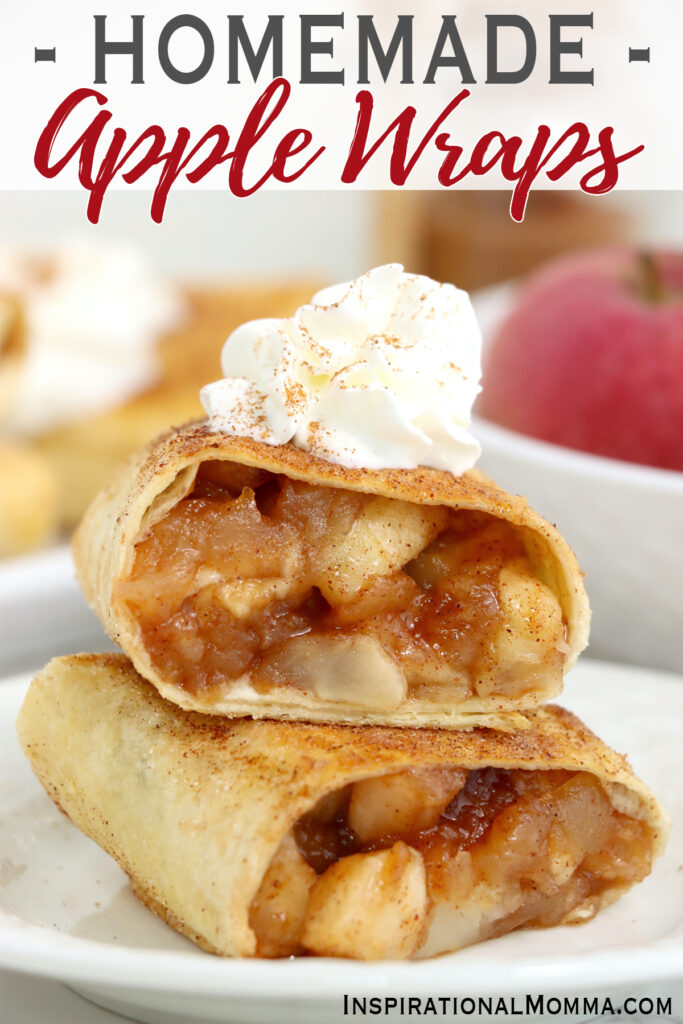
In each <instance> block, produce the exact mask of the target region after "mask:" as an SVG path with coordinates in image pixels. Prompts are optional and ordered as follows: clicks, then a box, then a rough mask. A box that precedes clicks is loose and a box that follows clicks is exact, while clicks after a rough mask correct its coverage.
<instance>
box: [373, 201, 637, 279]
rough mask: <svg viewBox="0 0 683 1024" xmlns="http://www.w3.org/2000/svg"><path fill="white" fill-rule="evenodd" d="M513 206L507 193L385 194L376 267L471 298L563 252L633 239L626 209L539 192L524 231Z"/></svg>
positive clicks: (380, 209) (380, 211) (379, 205)
mask: <svg viewBox="0 0 683 1024" xmlns="http://www.w3.org/2000/svg"><path fill="white" fill-rule="evenodd" d="M509 206H510V195H509V193H508V192H504V191H496V192H492V191H477V192H459V191H441V192H398V191H395V192H381V193H379V194H378V198H377V213H376V219H377V242H376V248H377V256H378V262H380V261H381V262H386V261H390V260H393V261H400V262H401V263H404V264H405V265H406V266H407V267H409V269H410V270H411V271H414V272H415V273H420V274H427V275H428V276H429V277H434V278H436V279H437V280H438V281H457V283H458V287H460V288H465V289H466V290H467V291H474V290H476V289H478V288H485V287H487V286H488V285H491V284H496V283H498V282H500V281H505V280H508V279H509V278H511V277H518V276H520V275H521V274H526V273H527V272H528V271H529V270H531V269H533V268H534V267H536V266H538V265H539V264H541V263H543V262H544V261H546V260H548V259H551V258H552V257H554V256H556V255H558V254H559V253H563V252H567V251H569V250H575V249H581V248H586V247H589V246H594V245H599V244H609V243H616V242H625V241H627V240H628V239H630V238H631V237H632V235H633V224H632V220H631V218H630V217H629V216H628V215H627V213H626V212H625V211H624V209H623V208H622V207H620V206H615V205H614V204H610V205H609V206H606V205H605V204H601V203H596V202H594V201H591V200H590V198H588V197H586V196H582V195H577V194H576V193H574V192H565V191H557V192H542V191H538V192H534V193H533V195H532V197H531V199H530V201H529V204H528V206H527V209H526V212H525V216H524V220H523V222H522V223H521V224H518V223H516V222H515V221H513V220H512V218H511V217H510V215H509V212H508V211H509Z"/></svg>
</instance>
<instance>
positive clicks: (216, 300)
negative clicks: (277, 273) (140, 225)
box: [0, 242, 311, 555]
mask: <svg viewBox="0 0 683 1024" xmlns="http://www.w3.org/2000/svg"><path fill="white" fill-rule="evenodd" d="M0 291H1V292H2V295H3V296H5V299H4V302H0V335H1V336H2V337H3V338H5V342H4V343H3V344H2V347H1V348H0V438H1V439H2V447H1V448H0V468H2V467H6V469H7V471H8V472H9V470H10V467H14V468H15V469H16V465H17V464H18V463H17V460H18V459H20V457H21V456H22V454H23V455H26V456H27V458H29V460H30V463H31V466H32V467H33V470H35V471H36V472H37V469H38V466H39V465H41V466H42V470H41V472H40V476H41V480H42V481H43V484H44V485H46V481H47V479H48V477H49V476H52V477H53V480H54V482H53V484H52V489H53V491H54V493H55V495H56V499H55V503H54V509H53V521H52V522H51V524H50V527H49V529H47V527H46V528H45V529H44V530H43V531H42V532H41V533H38V532H36V531H33V530H28V531H23V532H22V531H16V530H14V531H12V534H13V536H12V538H11V539H10V538H9V536H8V537H7V538H6V543H4V544H0V550H2V551H3V553H4V554H6V555H7V554H19V553H21V552H22V551H26V550H30V549H32V548H34V547H36V546H39V545H40V544H41V543H43V542H44V541H45V540H46V539H47V538H48V537H49V536H51V535H52V534H53V533H54V532H55V530H56V529H58V528H66V529H69V528H71V527H73V526H74V525H75V523H76V522H77V521H78V519H79V518H80V516H81V515H82V513H83V511H84V509H85V507H86V506H87V504H88V503H89V501H90V499H91V498H92V497H93V495H94V494H95V493H96V492H97V490H98V489H99V488H100V487H101V486H102V484H103V483H104V481H105V480H106V479H107V478H108V477H109V476H110V475H111V472H112V470H113V468H114V467H115V465H116V464H117V463H118V462H119V461H121V459H122V458H124V457H125V456H126V455H127V454H128V453H129V452H131V451H133V450H134V449H136V448H138V447H139V446H140V445H141V444H143V443H145V442H146V441H148V440H149V439H151V438H152V437H154V436H156V435H157V434H159V433H160V432H162V431H163V430H165V429H167V428H168V427H169V426H172V425H175V424H179V423H182V422H185V421H187V420H190V419H192V418H195V417H198V416H201V415H202V413H203V410H202V407H201V404H200V402H199V398H198V389H199V387H200V386H201V385H202V384H204V383H206V381H208V380H209V379H210V378H211V376H212V375H213V373H214V369H215V366H216V363H217V362H218V359H219V355H220V351H221V347H222V345H223V343H224V341H225V338H226V335H227V334H229V333H230V332H231V331H232V330H233V329H234V328H235V327H236V326H237V325H238V324H239V323H242V322H243V321H244V320H246V319H250V318H252V317H254V316H255V315H256V313H257V312H258V313H261V314H263V312H264V311H265V315H270V316H285V315H288V314H290V313H292V312H293V311H294V310H295V309H296V308H297V306H299V305H300V304H301V302H302V301H303V300H304V298H305V297H307V296H308V295H310V292H311V283H310V282H306V283H304V282H301V283H299V282H277V283H272V284H265V283H264V284H256V283H254V282H251V283H248V284H245V285H239V284H237V283H235V284H232V283H231V284H230V285H225V284H207V285H199V286H189V287H183V286H177V285H175V284H173V283H171V282H169V281H167V280H164V279H163V278H161V277H159V276H158V275H157V274H155V273H154V272H153V271H152V270H151V269H150V268H149V267H148V266H147V264H146V263H145V260H144V259H143V258H142V256H141V254H140V253H139V252H137V251H136V250H134V249H130V248H128V247H124V246H112V245H102V244H97V245H95V244H92V243H86V242H69V243H64V244H62V245H60V246H58V247H54V248H52V249H50V250H45V251H40V252H38V251H35V252H31V251H27V250H24V249H22V248H20V247H9V246H8V247H5V248H2V249H0ZM27 465H28V464H27ZM27 473H28V469H27ZM3 475H5V474H4V471H3ZM29 475H31V474H29ZM2 500H3V506H5V505H6V506H7V510H9V508H10V506H11V507H12V513H11V518H12V519H13V520H14V519H16V520H17V521H20V520H21V519H22V518H23V517H22V516H21V515H19V513H18V512H17V503H16V495H14V496H13V495H12V493H11V490H9V489H8V490H6V491H5V493H4V494H3V499H2ZM27 500H29V499H27ZM44 508H45V506H44ZM15 513H16V514H15ZM8 514H9V513H8ZM43 518H44V519H46V516H44V517H43ZM4 520H7V521H9V520H8V515H5V516H4ZM4 520H3V521H4Z"/></svg>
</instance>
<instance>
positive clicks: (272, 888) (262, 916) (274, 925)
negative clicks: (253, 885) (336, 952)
mask: <svg viewBox="0 0 683 1024" xmlns="http://www.w3.org/2000/svg"><path fill="white" fill-rule="evenodd" d="M317 878H318V876H317V875H316V873H315V871H314V870H313V868H312V867H309V865H308V864H307V863H306V861H305V860H304V858H303V857H302V856H301V853H300V852H299V849H298V847H297V845H296V842H295V841H294V837H293V836H292V835H291V833H290V834H288V835H286V836H285V838H284V839H283V840H282V842H281V843H280V846H279V847H278V849H277V852H276V853H275V856H274V857H273V859H272V861H271V862H270V865H269V867H268V870H267V871H266V873H265V875H264V876H263V881H262V882H261V887H260V888H259V891H258V893H257V894H256V897H255V898H254V901H253V903H252V905H251V913H250V916H249V923H250V925H251V927H252V929H253V931H254V933H255V935H256V940H257V943H258V955H259V956H266V957H278V956H293V955H294V954H295V953H298V952H301V941H300V934H301V927H302V924H303V921H304V917H305V915H306V907H307V906H308V897H309V894H310V891H311V889H312V887H313V886H314V885H315V883H316V881H317Z"/></svg>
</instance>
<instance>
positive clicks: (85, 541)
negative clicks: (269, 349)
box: [74, 422, 590, 727]
mask: <svg viewBox="0 0 683 1024" xmlns="http://www.w3.org/2000/svg"><path fill="white" fill-rule="evenodd" d="M207 459H218V460H221V459H222V460H229V461H234V462H239V463H242V464H244V465H249V466H258V467H261V468H263V469H266V470H268V471H269V472H272V473H282V474H284V475H286V476H288V477H290V478H292V479H296V480H303V481H306V482H308V483H312V484H318V485H324V486H329V487H341V488H346V489H348V490H354V491H361V492H363V493H369V494H377V495H382V496H384V497H388V498H396V499H400V500H402V501H409V502H416V503H419V504H423V505H445V506H449V507H450V508H454V509H472V510H479V511H483V512H488V513H490V514H492V515H494V516H497V517H499V518H501V519H505V520H506V521H508V522H510V523H512V524H514V525H516V526H518V527H522V528H524V531H525V532H524V538H525V543H526V546H527V549H528V551H529V554H530V556H531V558H532V561H533V562H534V567H535V569H536V571H537V573H538V575H539V577H540V578H541V579H542V580H543V581H544V582H545V583H547V584H548V585H549V586H550V587H551V588H552V589H553V590H554V592H555V593H556V594H557V596H558V599H559V601H560V604H561V606H562V610H563V615H564V618H565V621H566V623H567V641H568V644H569V654H568V655H567V659H566V662H565V671H567V670H568V669H569V668H570V667H571V666H572V665H573V664H574V662H575V661H576V658H577V657H578V655H579V653H580V652H581V651H582V650H583V649H584V647H585V646H586V644H587V642H588V629H589V621H590V609H589V605H588V598H587V596H586V592H585V589H584V586H583V577H582V574H581V571H580V569H579V566H578V564H577V561H576V557H575V555H574V553H573V551H572V550H571V548H570V547H569V545H568V544H567V542H566V541H565V540H564V538H563V537H562V535H561V534H560V533H559V532H558V530H557V529H556V528H555V527H554V526H552V525H551V524H550V523H548V522H546V520H545V519H543V518H542V517H541V516H540V515H538V513H537V512H535V511H534V510H533V509H532V508H531V506H530V505H529V504H528V502H527V501H526V500H525V499H524V498H523V497H521V496H519V495H512V494H508V493H507V492H506V491H503V490H501V489H500V488H498V487H496V485H495V484H494V483H493V482H492V481H491V480H489V479H488V478H487V477H486V476H484V475H483V474H482V473H480V472H478V471H476V470H471V471H470V472H468V473H465V474H464V475H462V476H459V477H455V476H453V475H452V474H450V473H446V472H442V471H440V470H436V469H428V468H420V469H415V470H402V469H385V470H369V469H349V468H347V467H345V466H340V465H336V464H334V463H331V462H327V461H325V460H324V459H321V458H319V457H317V456H315V455H312V454H310V453H308V452H305V451H302V450H301V449H300V448H296V447H294V446H293V445H289V444H288V445H282V446H279V447H274V446H270V445H266V444H263V443H261V442H258V441H254V440H252V439H250V438H244V437H229V436H227V435H225V434H220V433H215V432H213V431H211V430H210V429H209V427H208V426H207V424H206V423H205V422H202V423H195V424H188V425H187V426H184V427H180V428H178V429H175V430H172V431H170V432H169V433H167V434H165V435H163V436H162V437H160V438H159V439H157V440H156V441H155V442H153V443H152V444H151V445H150V446H148V447H147V448H145V449H143V450H142V451H140V452H138V453H137V454H136V455H134V456H133V457H132V458H131V459H130V460H128V462H127V463H125V465H124V466H122V467H121V469H120V471H119V473H118V474H117V475H116V476H115V477H114V479H113V480H111V482H110V483H109V485H108V486H107V487H105V488H104V490H103V491H101V492H100V494H99V495H98V497H97V498H96V499H95V501H94V502H93V503H92V505H91V506H90V508H89V509H88V511H87V513H86V515H85V517H84V519H83V521H82V522H81V524H80V526H79V527H78V530H77V531H76V534H75V536H74V559H75V564H76V572H77V575H78V578H79V580H80V583H81V585H82V587H83V590H84V592H85V594H86V597H87V599H88V601H89V602H90V604H91V605H92V607H93V608H94V609H95V611H96V613H97V614H98V615H99V617H100V619H101V621H102V623H103V624H104V626H105V629H106V630H107V632H108V633H109V635H110V636H111V638H112V639H113V640H115V641H116V642H117V643H118V644H119V645H120V646H121V647H122V648H123V650H124V651H125V652H126V654H128V656H129V657H130V658H131V660H132V661H133V663H134V665H135V667H136V668H137V669H138V671H139V672H140V673H141V674H142V675H143V676H144V677H145V678H146V679H149V680H150V681H151V682H153V683H154V685H155V686H157V687H158V689H159V691H160V693H161V694H162V695H163V696H165V697H167V698H168V699H169V700H173V701H175V702H177V703H179V704H180V705H181V706H182V707H185V708H187V709H190V710H201V711H206V712H209V713H214V714H216V713H217V714H223V713H225V714H259V708H258V707H256V706H254V704H251V705H249V704H247V703H246V702H244V701H242V702H241V703H240V702H237V701H232V702H231V701H230V699H229V698H226V699H225V700H222V701H221V702H212V703H209V701H208V700H206V699H204V700H202V698H201V695H196V696H195V695H192V694H190V693H188V692H187V691H185V690H182V689H181V688H180V687H177V686H174V685H171V684H170V683H169V682H168V681H167V680H166V679H164V678H163V677H162V676H161V675H160V674H159V673H158V672H157V671H156V670H155V668H154V666H153V665H152V663H151V659H150V658H149V656H148V654H147V652H146V650H145V648H144V644H143V643H142V638H141V635H140V630H139V627H138V626H137V623H136V622H135V619H134V617H133V615H132V614H131V613H130V611H129V610H128V608H127V607H126V606H125V604H124V602H122V601H120V600H117V598H116V583H117V581H119V580H121V579H124V578H125V577H126V575H127V574H128V573H129V571H130V568H131V566H132V562H133V558H134V548H135V542H136V540H137V539H138V538H139V537H140V535H141V534H142V533H144V531H145V530H146V529H148V528H149V527H150V526H151V525H152V524H153V523H155V522H157V521H158V520H159V519H161V518H162V517H163V515H165V514H166V512H167V511H168V510H169V509H170V508H172V507H173V506H174V505H175V504H176V503H177V502H178V501H179V500H180V499H181V498H182V497H184V495H185V494H187V493H188V492H189V490H190V489H191V487H192V484H193V482H194V477H195V475H196V473H197V469H198V467H199V465H200V464H201V462H203V461H205V460H207ZM539 699H540V698H537V697H536V698H535V697H534V695H533V694H531V695H530V696H529V698H528V700H527V701H526V702H525V703H524V705H523V706H524V707H526V706H529V705H533V704H534V703H538V702H539ZM470 701H471V705H470V704H468V705H467V706H466V708H464V709H463V712H464V713H463V714H459V715H458V714H454V713H452V709H450V713H449V709H443V710H439V712H438V715H437V716H436V717H434V716H432V717H431V719H429V718H426V717H422V718H420V717H419V716H417V715H413V716H412V717H411V713H410V712H409V711H408V710H407V709H406V710H405V711H403V712H402V711H400V710H399V712H397V713H393V714H392V713H389V714H388V715H386V717H382V716H380V715H379V714H372V715H369V716H366V717H365V718H361V717H360V715H361V713H360V712H359V711H358V710H357V709H356V715H357V720H358V721H384V722H385V724H398V723H399V721H400V722H401V724H406V725H432V724H439V725H443V726H445V727H463V725H466V724H467V719H468V714H467V713H471V712H476V713H478V714H481V713H490V714H493V713H496V714H498V715H499V717H500V716H501V715H502V713H509V712H512V711H515V710H521V709H522V705H521V704H518V702H516V701H513V700H510V699H507V701H506V700H504V699H501V698H499V697H495V696H494V697H492V698H488V699H476V700H475V699H474V698H470ZM308 704H310V707H308ZM262 709H263V710H262V711H261V713H262V714H264V715H269V716H272V715H276V714H277V715H283V717H286V716H287V713H288V709H287V707H286V706H282V705H281V704H280V705H278V704H277V703H276V702H275V701H272V702H271V703H270V704H267V701H265V700H264V701H263V704H262ZM335 710H336V711H337V712H338V713H339V709H335ZM295 713H296V717H301V715H308V716H310V717H312V716H314V715H315V714H316V713H317V714H320V709H317V707H316V703H315V702H314V701H313V700H312V699H311V698H308V697H307V695H305V694H303V693H302V694H301V696H300V697H299V704H298V705H297V708H296V712H295ZM325 713H326V714H327V713H328V712H325ZM343 713H344V716H345V720H349V719H350V718H351V716H352V713H353V709H352V708H347V707H346V706H345V707H344V709H343ZM289 715H290V716H291V715H292V711H291V709H290V710H289ZM318 720H319V719H318ZM475 724H476V723H475ZM500 724H501V726H502V725H503V720H502V717H500Z"/></svg>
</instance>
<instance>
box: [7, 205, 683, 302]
mask: <svg viewBox="0 0 683 1024" xmlns="http://www.w3.org/2000/svg"><path fill="white" fill-rule="evenodd" d="M149 202H150V198H149V194H148V193H145V192H137V191H135V192H133V191H130V190H128V191H123V192H111V193H110V194H109V195H108V196H107V200H106V202H105V204H104V208H103V212H102V218H101V221H100V223H99V224H98V225H96V226H93V225H90V224H88V222H87V221H86V219H85V213H84V206H85V202H84V193H83V192H82V191H75V192H59V193H56V192H49V191H45V192H29V191H21V192H0V224H1V225H2V239H3V241H19V242H23V243H26V242H29V243H34V244H54V242H55V240H56V239H59V238H60V237H66V236H69V237H71V236H73V235H74V233H82V234H83V235H86V236H92V237H95V238H96V239H97V240H99V241H109V240H118V241H120V240H125V241H126V242H129V243H133V244H137V245H139V246H141V247H142V248H143V249H144V250H145V252H146V253H147V254H148V256H149V258H150V259H151V260H152V261H153V262H154V264H155V266H156V267H157V268H158V269H159V270H161V271H164V272H166V273H169V274H172V275H178V276H180V277H182V278H183V279H184V280H195V281H196V280H201V279H203V278H206V277H207V276H208V277H211V278H213V279H216V278H219V279H221V278H225V277H226V276H227V277H232V278H235V279H238V280H244V278H245V277H252V278H257V279H261V280H263V279H267V278H269V277H270V278H272V277H273V276H285V277H289V278H291V277H292V276H293V275H303V276H308V277H310V276H312V275H317V276H319V277H320V278H323V279H325V280H330V281H335V280H341V279H344V278H347V277H352V276H355V275H357V274H358V273H360V272H361V271H363V270H365V269H367V267H369V266H371V265H374V264H375V263H378V262H382V261H389V260H399V261H402V262H404V263H405V265H406V269H408V270H410V271H412V272H419V273H426V274H429V275H430V276H433V277H435V278H437V279H440V280H448V281H453V282H455V283H456V284H458V285H459V286H460V287H463V288H467V289H474V288H481V287H483V286H486V285H488V284H492V283H494V282H496V281H501V280H505V279H507V278H509V277H511V276H514V275H517V274H520V273H523V272H524V271H526V270H528V269H529V268H531V267H532V266H534V265H536V264H538V263H539V262H541V261H542V260H544V259H547V258H548V257H549V256H551V255H554V254H555V253H557V252H561V251H564V250H567V249H576V248H580V247H583V246H586V245H591V244H595V243H599V242H613V241H616V240H628V239H632V240H638V241H639V242H641V243H653V244H662V245H666V244H678V243H680V241H681V236H682V235H683V192H612V193H610V194H609V195H607V196H600V197H598V198H594V197H587V196H583V195H580V194H577V193H576V192H563V191H552V192H541V191H536V192H533V193H532V196H531V200H530V202H529V206H528V209H527V214H526V218H525V220H524V222H523V223H522V224H515V223H513V222H512V221H511V219H510V218H509V217H508V216H507V209H508V206H509V195H508V193H507V192H502V191H500V192H498V191H496V192H486V191H482V192H412V191H393V192H360V191H359V192H356V191H348V192H343V191H325V192H315V191H313V192H311V191H295V190H292V191H286V192H264V191H261V192H258V193H256V194H255V195H254V196H251V197H250V198H249V199H246V200H245V199H236V198H235V197H234V196H232V195H230V194H228V193H225V194H223V195H220V196H219V194H218V193H217V192H201V191H195V190H189V191H178V192H176V193H174V194H173V196H172V197H171V201H170V202H169V204H168V209H167V213H166V216H165V219H164V223H163V224H161V225H157V224H154V223H152V221H151V220H150V218H149Z"/></svg>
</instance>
